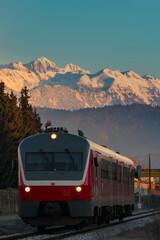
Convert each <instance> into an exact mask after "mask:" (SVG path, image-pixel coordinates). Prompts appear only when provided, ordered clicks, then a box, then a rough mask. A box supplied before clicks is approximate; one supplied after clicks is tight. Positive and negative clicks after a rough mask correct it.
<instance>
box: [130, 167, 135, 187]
mask: <svg viewBox="0 0 160 240" xmlns="http://www.w3.org/2000/svg"><path fill="white" fill-rule="evenodd" d="M134 172H135V170H134V168H132V169H131V173H130V174H131V183H132V184H134Z"/></svg>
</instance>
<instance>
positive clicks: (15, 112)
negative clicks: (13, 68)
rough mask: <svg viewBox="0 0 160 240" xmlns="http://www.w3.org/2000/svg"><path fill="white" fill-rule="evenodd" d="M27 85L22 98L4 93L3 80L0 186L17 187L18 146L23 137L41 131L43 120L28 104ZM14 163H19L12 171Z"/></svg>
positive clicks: (0, 121) (2, 83)
mask: <svg viewBox="0 0 160 240" xmlns="http://www.w3.org/2000/svg"><path fill="white" fill-rule="evenodd" d="M28 91H29V90H28V89H27V87H24V88H23V89H22V91H21V96H20V98H19V99H17V97H16V96H15V95H14V93H13V91H11V93H10V94H8V93H5V84H4V82H0V188H1V189H2V188H10V187H12V188H13V187H17V183H18V167H17V165H18V164H17V159H18V151H17V149H18V145H19V143H20V142H21V141H22V140H23V138H25V137H28V136H30V135H33V134H36V133H38V132H39V131H41V126H42V124H41V119H40V117H39V114H37V112H36V109H33V107H32V105H31V104H30V103H29V98H30V97H29V94H28ZM13 163H16V166H15V169H14V170H13Z"/></svg>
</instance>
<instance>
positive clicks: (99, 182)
mask: <svg viewBox="0 0 160 240" xmlns="http://www.w3.org/2000/svg"><path fill="white" fill-rule="evenodd" d="M97 158H98V165H99V167H98V175H97V177H98V209H99V215H101V200H102V199H101V195H102V182H101V154H98V155H97Z"/></svg>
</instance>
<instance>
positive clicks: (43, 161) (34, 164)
mask: <svg viewBox="0 0 160 240" xmlns="http://www.w3.org/2000/svg"><path fill="white" fill-rule="evenodd" d="M52 168H53V157H52V153H48V152H47V153H44V152H38V153H37V152H36V153H34V152H32V153H30V152H28V153H26V158H25V170H26V171H51V170H52Z"/></svg>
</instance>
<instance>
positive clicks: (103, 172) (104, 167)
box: [101, 158, 109, 179]
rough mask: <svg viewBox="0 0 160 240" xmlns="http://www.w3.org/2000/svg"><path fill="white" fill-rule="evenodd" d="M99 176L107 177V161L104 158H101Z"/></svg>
mask: <svg viewBox="0 0 160 240" xmlns="http://www.w3.org/2000/svg"><path fill="white" fill-rule="evenodd" d="M101 178H103V179H109V162H108V161H107V160H105V159H103V158H102V159H101Z"/></svg>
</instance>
